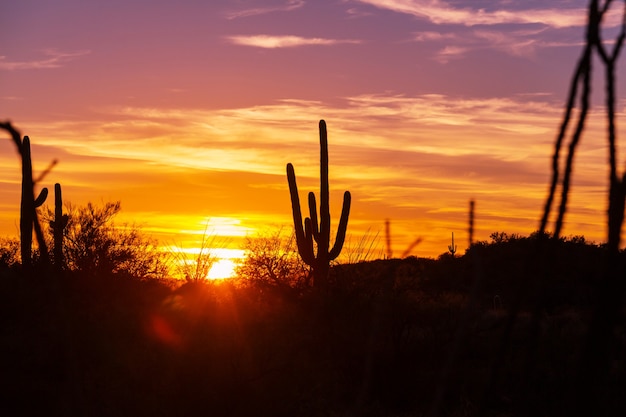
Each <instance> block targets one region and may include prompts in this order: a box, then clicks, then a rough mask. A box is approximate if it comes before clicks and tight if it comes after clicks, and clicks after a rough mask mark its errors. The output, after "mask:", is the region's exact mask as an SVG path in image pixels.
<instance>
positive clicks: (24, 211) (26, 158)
mask: <svg viewBox="0 0 626 417" xmlns="http://www.w3.org/2000/svg"><path fill="white" fill-rule="evenodd" d="M0 128H2V129H4V130H6V131H7V132H9V133H10V134H11V138H12V139H13V142H14V143H15V146H16V147H17V151H18V153H19V154H20V158H21V160H22V198H21V203H20V254H21V258H22V267H24V268H25V269H26V270H27V272H28V271H29V270H30V267H31V264H32V245H33V229H34V231H35V234H36V236H37V244H38V245H39V252H40V256H41V260H42V261H43V262H44V263H47V261H48V248H47V245H46V241H45V239H44V238H43V232H42V231H41V226H40V224H39V219H38V218H37V211H36V210H37V207H40V206H41V205H42V204H43V203H44V202H45V201H46V198H47V197H48V189H47V188H43V189H42V190H41V191H40V192H39V195H38V196H37V198H35V194H34V189H35V181H34V180H33V164H32V161H31V155H30V139H29V138H28V136H24V139H22V136H21V134H20V133H19V132H18V131H17V129H15V128H14V127H13V126H12V125H11V123H10V122H5V123H0ZM54 163H56V162H54ZM54 163H53V164H54ZM48 171H49V169H48V170H46V171H44V174H43V175H45V174H46V173H47V172H48ZM43 175H42V177H43Z"/></svg>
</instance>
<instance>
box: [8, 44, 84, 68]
mask: <svg viewBox="0 0 626 417" xmlns="http://www.w3.org/2000/svg"><path fill="white" fill-rule="evenodd" d="M89 53H91V51H88V50H82V51H77V52H60V51H57V50H55V49H47V50H44V51H43V54H44V55H45V58H40V59H32V60H28V61H12V60H9V59H7V57H6V56H3V55H2V56H0V70H6V71H16V70H29V69H49V68H60V67H62V66H64V65H65V64H66V63H67V62H69V61H72V60H74V59H75V58H77V57H79V56H83V55H87V54H89Z"/></svg>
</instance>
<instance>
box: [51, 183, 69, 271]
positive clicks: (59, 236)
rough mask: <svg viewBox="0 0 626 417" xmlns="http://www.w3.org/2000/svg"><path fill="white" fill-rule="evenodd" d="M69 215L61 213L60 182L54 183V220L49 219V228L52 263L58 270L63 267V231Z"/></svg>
mask: <svg viewBox="0 0 626 417" xmlns="http://www.w3.org/2000/svg"><path fill="white" fill-rule="evenodd" d="M68 220H69V217H68V215H67V214H63V197H62V194H61V184H59V183H56V184H54V220H51V221H50V228H51V229H52V235H53V237H54V265H55V267H56V268H57V269H58V270H59V271H60V270H62V269H63V265H64V262H65V261H64V259H63V232H64V230H65V227H66V226H67V222H68Z"/></svg>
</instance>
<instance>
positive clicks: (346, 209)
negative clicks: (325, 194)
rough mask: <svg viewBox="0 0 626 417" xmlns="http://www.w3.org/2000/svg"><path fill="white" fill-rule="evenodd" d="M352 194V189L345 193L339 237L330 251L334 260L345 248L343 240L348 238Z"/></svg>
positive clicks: (338, 231) (330, 255)
mask: <svg viewBox="0 0 626 417" xmlns="http://www.w3.org/2000/svg"><path fill="white" fill-rule="evenodd" d="M351 201H352V196H351V195H350V191H346V192H345V193H343V206H342V207H341V217H340V218H339V228H338V229H337V237H336V238H335V244H334V245H333V248H332V250H331V251H330V254H329V258H330V260H331V261H332V260H333V259H336V258H337V256H339V254H340V253H341V249H342V248H343V242H344V241H345V240H346V231H347V230H348V216H349V215H350V203H351Z"/></svg>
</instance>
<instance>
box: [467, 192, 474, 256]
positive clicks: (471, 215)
mask: <svg viewBox="0 0 626 417" xmlns="http://www.w3.org/2000/svg"><path fill="white" fill-rule="evenodd" d="M467 232H468V236H469V246H468V247H471V246H472V244H473V243H474V200H470V203H469V227H468V231H467Z"/></svg>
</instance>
